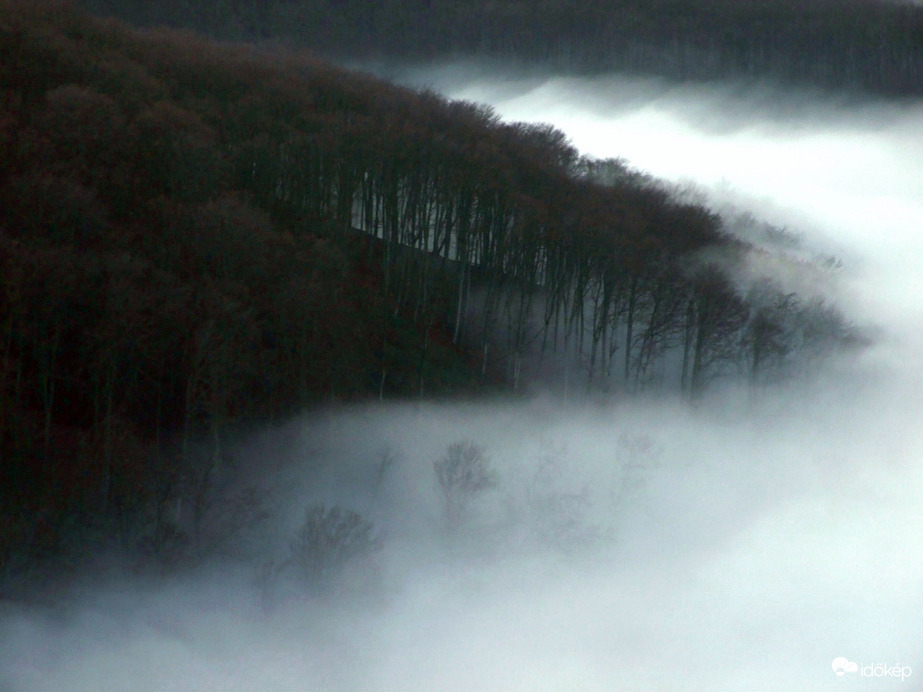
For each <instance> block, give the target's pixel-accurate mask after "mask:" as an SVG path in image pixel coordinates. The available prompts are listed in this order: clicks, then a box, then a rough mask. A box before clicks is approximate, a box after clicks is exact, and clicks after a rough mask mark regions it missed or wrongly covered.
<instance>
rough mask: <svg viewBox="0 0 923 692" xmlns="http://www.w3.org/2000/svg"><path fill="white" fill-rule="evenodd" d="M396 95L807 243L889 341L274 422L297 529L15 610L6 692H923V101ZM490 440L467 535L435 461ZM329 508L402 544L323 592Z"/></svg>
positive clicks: (284, 513) (848, 306)
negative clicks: (455, 108)
mask: <svg viewBox="0 0 923 692" xmlns="http://www.w3.org/2000/svg"><path fill="white" fill-rule="evenodd" d="M392 76H393V77H394V78H396V79H398V80H400V81H403V82H405V83H408V84H412V85H416V86H430V87H433V88H435V89H437V90H438V91H441V92H443V93H446V94H447V95H449V96H452V97H458V98H465V99H471V100H477V101H483V102H487V103H490V104H492V105H493V106H494V107H495V108H496V109H497V112H498V113H499V114H501V115H502V116H503V117H504V118H507V119H512V120H529V121H542V122H551V123H553V124H555V125H556V126H558V127H559V128H561V129H563V130H564V131H565V132H566V133H567V134H568V135H569V137H570V138H571V140H572V142H573V144H574V145H575V146H577V148H579V149H580V150H581V152H583V153H587V154H592V155H594V156H598V157H609V156H612V157H622V158H624V159H626V160H627V161H628V162H629V163H630V164H631V165H632V166H634V167H636V168H638V169H640V170H643V171H647V172H649V173H652V174H654V175H656V176H659V177H662V178H664V179H666V180H668V181H672V182H673V183H675V184H677V185H678V186H679V187H680V188H683V189H685V190H686V191H687V194H688V193H689V190H692V191H693V192H692V194H696V195H699V196H700V197H704V198H707V199H708V200H709V203H710V204H711V205H713V206H714V207H716V208H718V209H723V210H725V211H726V212H728V213H735V212H732V211H731V210H751V211H752V212H753V213H754V214H755V215H756V216H758V217H760V218H764V219H767V220H769V221H770V222H772V223H773V224H777V225H779V226H782V227H785V228H786V229H787V230H789V231H790V232H791V233H793V234H796V235H797V236H798V237H799V238H800V239H801V244H802V245H801V247H802V252H805V253H807V254H809V255H810V254H812V253H821V254H832V255H835V256H836V257H838V258H840V259H841V260H842V267H841V268H840V269H839V270H837V271H836V272H834V275H833V276H832V278H831V281H830V284H829V285H828V286H825V287H824V289H823V290H824V291H825V292H826V297H827V298H828V299H832V300H836V302H837V303H838V305H839V307H840V308H841V309H842V310H843V311H844V312H845V313H846V314H847V316H848V317H849V318H850V319H851V320H852V321H853V322H854V323H855V324H856V325H858V326H860V327H861V328H863V329H865V330H867V332H868V333H871V334H874V335H875V338H874V341H873V343H872V344H871V345H870V346H869V347H868V348H866V349H864V350H863V351H861V352H860V353H856V354H852V355H851V356H850V357H848V358H846V357H844V358H838V359H833V360H831V361H829V362H827V363H825V364H823V365H820V364H819V365H818V369H817V372H815V373H814V374H813V375H812V376H811V377H807V378H803V379H799V380H797V381H793V382H789V383H787V384H786V385H785V386H784V387H776V388H767V390H766V391H764V392H762V393H760V394H759V395H758V396H754V395H753V393H752V392H749V391H737V390H735V389H734V388H732V387H725V388H722V389H721V390H720V391H716V392H715V393H714V394H713V395H712V396H710V397H706V398H705V399H704V400H703V401H702V402H701V403H699V404H698V405H696V406H690V405H689V404H686V403H683V402H680V401H678V400H674V399H671V398H668V397H663V398H658V397H647V398H643V399H642V398H638V399H627V398H621V397H617V398H615V399H613V400H611V401H605V402H600V401H598V400H597V401H593V402H581V401H567V402H563V401H560V400H556V399H554V398H552V397H551V396H550V395H549V396H542V395H536V396H534V397H533V398H531V399H530V400H528V401H524V402H496V403H493V404H488V403H480V404H477V405H475V404H447V403H446V404H439V403H419V404H400V405H366V406H351V407H347V406H342V407H339V408H336V409H331V410H327V411H324V412H318V413H314V414H311V415H305V416H303V417H301V418H299V419H297V420H293V421H289V422H287V423H285V424H284V425H280V426H276V427H274V428H272V429H268V430H262V431H258V432H256V433H254V434H253V435H251V436H250V437H248V438H247V439H245V440H242V441H241V443H240V444H239V446H238V447H237V448H236V449H235V450H234V453H233V457H234V460H235V462H234V468H233V469H232V470H233V471H234V473H233V474H231V475H229V478H233V482H234V484H235V485H236V486H239V487H247V488H253V489H255V491H256V495H257V497H259V498H260V499H261V502H262V505H263V507H264V509H265V511H266V513H267V515H268V518H267V519H266V520H265V521H263V522H262V523H258V524H254V525H253V526H252V527H251V529H250V530H249V531H247V532H245V533H244V534H243V535H242V536H241V538H240V540H239V541H238V542H237V543H236V544H235V546H234V551H233V552H232V553H230V554H228V555H226V556H223V557H216V558H215V559H214V560H210V561H208V562H207V563H206V564H203V565H201V566H199V567H197V568H196V569H193V570H191V571H188V572H183V573H181V575H180V576H176V577H171V578H154V577H151V576H146V577H141V576H137V575H135V574H134V573H133V572H132V571H131V570H130V569H129V568H128V567H125V568H119V567H115V566H111V565H110V566H107V568H106V569H103V568H102V567H101V568H100V570H99V572H98V574H97V575H93V576H91V577H90V578H87V579H80V580H78V581H77V582H76V583H74V584H73V585H72V586H71V587H70V588H68V589H67V590H63V591H62V592H61V593H59V594H56V595H55V597H53V598H49V597H45V598H43V599H41V600H40V601H39V602H37V603H35V604H34V605H30V606H27V605H23V604H5V605H2V606H0V608H2V609H0V689H3V690H6V689H9V690H24V691H25V690H30V691H31V690H61V691H65V690H81V691H82V690H100V689H106V690H158V691H160V690H171V689H176V690H638V691H641V692H656V691H659V690H665V691H669V690H729V691H730V690H734V691H736V690H834V689H840V688H841V687H843V686H844V685H845V686H846V687H848V688H851V689H863V690H866V689H867V690H890V689H894V690H898V689H901V690H911V689H923V682H921V681H923V618H921V614H923V464H921V461H923V426H921V425H920V421H921V420H923V360H921V354H923V314H921V308H923V301H921V300H920V296H921V295H923V235H921V233H920V230H921V228H923V172H921V170H920V168H919V161H921V160H923V139H921V138H920V137H919V134H918V133H919V129H920V126H921V125H923V105H920V104H914V103H910V104H900V103H889V102H884V101H866V100H860V99H858V98H847V97H837V96H831V95H829V94H820V93H811V92H798V93H793V92H790V91H789V92H783V91H778V90H773V89H771V88H768V87H762V88H758V87H754V86H745V85H706V86H702V85H682V86H678V85H671V84H669V83H666V82H662V81H657V80H643V79H628V78H622V77H612V76H608V77H601V78H596V79H574V78H566V79H565V78H559V79H553V80H547V79H541V78H537V77H522V76H515V75H508V76H506V77H502V76H501V77H497V76H496V74H492V75H491V76H488V74H487V73H485V72H484V71H482V70H478V69H476V68H472V67H471V66H465V67H459V66H447V67H445V68H442V69H428V70H426V71H405V72H401V73H397V74H393V75H392ZM465 440H472V441H474V442H476V443H477V444H478V445H479V446H480V448H481V449H482V450H483V452H484V455H485V457H486V459H487V460H488V464H489V469H490V471H491V478H490V480H491V481H492V482H491V483H490V484H489V487H486V488H485V489H484V490H482V491H479V492H476V493H471V494H470V497H466V498H464V500H465V501H464V507H463V510H464V511H463V512H460V513H459V514H456V515H454V517H453V516H452V515H450V513H448V512H447V502H446V499H445V497H444V496H443V495H442V494H441V493H440V486H439V484H438V482H437V476H436V473H435V470H434V462H437V461H438V460H439V459H440V458H442V457H443V456H444V455H445V454H446V449H447V446H448V445H449V444H451V443H454V442H459V441H465ZM248 468H256V469H259V472H258V473H254V472H248V471H247V469H248ZM229 474H230V470H229ZM317 502H321V503H324V504H325V505H326V506H327V507H333V506H340V507H343V508H348V509H352V510H355V511H356V512H358V513H359V514H361V515H362V517H364V518H365V519H367V520H368V521H369V522H371V524H372V525H373V527H374V541H370V542H369V545H370V549H369V550H368V551H366V552H365V553H363V554H361V555H358V556H357V557H355V558H354V559H350V560H346V561H344V567H343V569H341V570H338V571H336V573H335V578H334V579H332V580H331V581H330V582H328V583H325V584H324V586H323V588H308V586H306V585H305V583H304V579H302V578H300V577H299V576H298V575H297V574H295V573H294V571H293V570H281V571H278V573H272V576H271V577H267V576H266V575H267V566H268V565H271V564H279V563H280V561H284V559H285V555H286V551H287V550H289V545H290V543H291V541H292V537H293V536H294V535H296V532H297V530H298V528H299V526H300V524H301V522H302V519H303V517H304V512H305V509H306V507H308V506H309V505H311V504H312V503H317ZM373 543H374V546H372V544H373ZM271 561H275V562H271ZM270 571H271V570H270ZM316 586H317V585H316V584H315V585H314V587H316ZM841 657H842V658H845V659H846V661H845V662H844V661H840V662H839V664H838V665H839V668H838V669H837V670H838V672H839V673H841V674H840V675H838V674H837V672H836V671H835V670H834V665H833V664H834V662H835V661H836V660H837V659H839V658H841ZM850 663H852V664H855V666H851V665H849V664H850ZM902 678H903V679H902Z"/></svg>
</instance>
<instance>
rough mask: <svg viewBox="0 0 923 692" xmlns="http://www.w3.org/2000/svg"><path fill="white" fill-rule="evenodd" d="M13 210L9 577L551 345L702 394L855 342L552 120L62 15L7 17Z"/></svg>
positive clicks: (6, 397) (737, 246)
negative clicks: (266, 457)
mask: <svg viewBox="0 0 923 692" xmlns="http://www.w3.org/2000/svg"><path fill="white" fill-rule="evenodd" d="M0 210H2V211H0V455H2V456H0V469H2V474H3V476H2V479H0V481H2V482H0V508H2V509H0V572H2V570H9V569H12V567H11V565H13V563H14V562H15V559H19V557H17V556H20V557H21V556H22V555H28V556H32V557H35V556H36V555H41V554H43V553H44V552H45V551H47V552H51V553H54V552H55V551H58V550H60V549H61V547H62V541H64V540H65V539H66V538H67V537H68V536H72V535H73V532H74V531H78V529H79V531H89V532H93V531H95V532H97V534H98V535H103V536H109V537H111V536H113V535H115V534H116V533H117V534H118V535H119V536H120V537H121V538H120V540H122V541H128V542H129V543H132V542H138V541H154V540H167V539H168V538H169V536H171V535H173V534H170V531H173V530H174V529H175V527H173V528H171V526H172V525H171V524H169V522H168V520H167V518H166V515H165V514H164V513H163V507H164V506H165V502H166V501H167V500H169V499H171V498H179V499H178V500H177V503H178V506H179V504H181V502H180V500H181V499H182V498H186V499H187V500H188V502H189V503H190V504H191V505H192V506H194V507H196V508H198V507H199V506H200V505H199V504H198V503H200V502H201V501H202V497H203V494H204V493H206V491H207V490H208V487H209V486H208V482H209V478H210V476H211V474H212V473H213V471H214V469H215V468H216V467H217V466H218V465H219V464H220V463H222V460H223V459H224V449H225V446H226V437H227V435H228V434H229V431H231V430H233V429H234V428H235V427H236V426H239V425H242V424H246V423H252V422H257V421H266V420H271V419H273V418H277V417H281V416H285V415H289V414H291V413H292V412H293V411H297V410H300V409H302V408H304V407H305V406H308V405H310V404H312V403H315V402H323V401H329V400H331V399H339V400H342V399H355V398H363V397H394V396H407V395H411V394H412V395H415V396H420V395H434V394H440V395H444V394H449V393H453V392H473V391H476V390H478V389H482V388H484V387H485V386H488V385H489V386H492V387H495V388H496V387H499V386H500V385H501V384H502V385H505V386H511V387H517V386H519V384H520V380H521V377H522V372H523V362H524V360H525V359H526V358H528V357H533V358H538V359H539V360H541V359H542V358H547V359H549V360H550V359H552V356H553V354H557V356H556V357H557V358H559V359H561V358H563V359H564V361H565V362H574V363H579V365H580V367H579V368H578V369H576V370H575V372H576V373H577V374H574V375H572V377H573V379H574V381H576V380H577V377H578V375H579V379H580V381H581V383H582V384H581V387H586V388H587V389H589V388H592V387H598V386H605V387H612V386H616V387H619V388H623V389H635V388H639V387H642V386H645V385H647V384H651V383H655V384H656V383H660V384H662V385H663V386H673V387H676V388H681V389H683V390H684V391H686V392H688V393H690V394H692V395H695V394H697V393H698V392H701V391H702V390H703V389H704V388H705V386H706V385H707V384H708V383H709V381H711V380H712V379H713V378H714V377H716V376H719V375H721V374H723V373H727V372H743V373H745V374H746V375H747V376H748V377H749V378H750V379H751V380H752V381H754V382H758V381H761V380H763V379H765V378H766V377H770V376H773V373H780V372H782V371H783V370H784V368H785V367H786V366H787V364H792V363H794V362H796V361H797V360H798V359H799V358H801V357H802V356H803V355H805V354H810V353H814V352H815V351H816V350H817V349H818V348H821V347H823V345H824V344H827V343H830V342H831V341H836V340H840V339H843V338H845V337H846V336H847V330H846V328H845V326H844V325H843V323H842V320H841V319H840V318H839V317H838V315H837V313H836V312H835V311H833V310H831V309H829V308H827V307H825V306H823V305H822V304H818V303H814V302H811V301H808V300H804V301H803V300H801V299H800V298H799V297H798V296H795V295H793V294H787V293H785V292H783V291H781V290H780V289H779V288H777V287H775V286H773V285H771V284H769V283H766V284H761V285H759V286H741V285H739V284H738V283H737V282H734V281H732V280H731V279H730V278H728V274H727V273H726V272H725V271H724V270H723V269H722V267H725V266H727V265H728V263H729V262H730V261H732V260H733V258H734V257H735V256H739V255H741V254H742V253H744V252H747V251H748V248H747V246H745V245H744V244H742V243H740V242H738V241H734V240H732V239H731V238H729V237H728V236H727V235H726V234H725V233H724V232H723V230H722V220H721V219H720V218H719V217H718V216H717V215H716V214H715V213H713V212H712V211H710V210H708V209H706V208H704V207H702V206H699V205H694V204H688V203H683V202H681V201H678V200H677V199H675V198H674V197H673V196H672V195H671V194H670V193H669V192H668V191H666V190H665V189H663V188H662V187H660V186H657V185H655V184H653V183H652V181H650V180H649V179H647V178H646V177H644V176H641V175H638V174H636V173H633V172H631V171H629V170H627V169H626V168H625V167H624V166H623V165H622V164H621V163H620V162H618V161H596V160H591V159H587V158H585V157H581V156H580V155H579V153H578V152H577V151H575V150H574V149H573V147H572V146H571V145H570V144H569V143H568V142H567V140H566V138H565V137H564V135H563V134H562V133H561V132H559V131H557V130H555V129H554V128H552V127H550V126H546V125H528V124H522V123H505V122H502V121H501V120H500V119H499V118H498V117H497V116H496V115H495V114H494V113H493V112H492V111H491V110H490V109H489V108H487V107H484V106H480V105H477V104H473V103H468V102H458V101H449V100H447V99H445V98H443V97H441V96H439V95H437V94H434V93H431V92H415V91H412V90H409V89H405V88H400V87H396V86H394V85H391V84H388V83H385V82H382V81H379V80H377V79H374V78H372V77H370V76H366V75H362V74H358V73H353V72H348V71H346V70H343V69H339V68H336V67H334V66H332V65H330V64H328V63H325V62H320V61H317V60H314V59H312V58H310V57H306V56H303V55H297V54H285V55H272V56H270V55H268V54H266V53H265V52H260V51H258V50H256V49H254V48H249V47H245V46H236V47H235V46H226V45H219V44H215V43H210V42H207V41H204V40H202V39H198V38H195V37H194V36H192V35H190V34H186V33H175V32H170V31H166V30H157V31H149V32H144V31H139V30H135V29H131V28H129V27H127V26H125V25H123V24H120V23H118V22H116V21H114V20H97V19H92V18H90V17H88V16H85V15H83V14H81V13H80V12H77V11H75V10H73V9H72V8H68V6H61V5H45V4H39V3H33V2H15V1H11V0H2V1H0ZM671 356H672V360H671ZM201 439H206V440H208V445H207V454H205V456H204V457H202V458H205V459H206V460H205V461H204V462H201V463H200V464H199V465H198V466H196V465H194V464H193V462H192V461H190V459H191V458H192V457H191V456H190V455H188V454H187V452H189V451H190V450H191V449H192V447H193V443H194V442H195V441H196V440H201ZM177 511H178V510H177ZM195 511H196V512H198V511H199V510H198V509H196V510H195ZM195 516H196V517H197V518H198V516H199V515H198V514H196V515H195ZM75 527H77V528H75ZM80 527H82V528H80ZM79 531H78V533H79ZM152 532H153V533H152ZM164 532H166V533H164ZM97 534H94V535H97ZM81 535H83V534H81ZM171 540H172V539H171Z"/></svg>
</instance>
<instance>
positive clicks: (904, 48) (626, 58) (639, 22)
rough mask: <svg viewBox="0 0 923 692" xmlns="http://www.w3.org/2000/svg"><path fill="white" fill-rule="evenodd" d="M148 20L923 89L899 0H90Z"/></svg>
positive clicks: (909, 14) (386, 46)
mask: <svg viewBox="0 0 923 692" xmlns="http://www.w3.org/2000/svg"><path fill="white" fill-rule="evenodd" d="M82 2H83V3H84V4H85V5H86V6H87V7H89V8H91V9H93V10H95V11H98V12H102V13H107V14H108V13H111V14H116V15H118V16H121V17H124V18H128V19H131V20H132V21H136V22H140V23H143V24H148V25H156V24H164V25H170V26H182V27H186V28H193V29H195V30H197V31H203V32H206V33H209V34H211V35H213V36H217V37H221V38H225V39H232V40H274V41H278V40H282V41H289V42H294V43H296V44H299V45H302V46H307V47H310V48H312V49H315V50H318V51H321V52H323V53H325V54H328V55H333V56H337V57H353V58H355V57H364V58H382V57H384V58H390V59H396V60H420V59H424V60H430V59H434V58H435V59H447V58H458V57H480V58H488V59H490V58H493V59H502V60H510V59H513V60H518V61H520V62H522V63H527V64H530V65H539V66H542V67H544V68H557V69H566V70H579V71H600V70H622V71H632V72H642V73H650V74H660V75H663V76H667V77H670V78H678V79H724V78H728V77H741V78H770V79H779V80H785V81H796V82H803V83H805V82H806V83H810V84H814V85H819V86H823V87H836V88H843V87H846V88H860V89H864V90H869V91H874V92H880V93H887V94H912V95H920V94H921V93H923V7H921V6H920V5H919V4H915V3H912V2H908V1H901V0H759V2H752V1H750V0H657V1H656V2H651V1H650V0H582V1H581V2H575V1H574V0H531V1H526V0H381V1H379V2H373V3H370V2H365V0H304V1H303V2H293V1H292V0H225V1H222V2H208V3H202V2H197V1H196V0H144V1H143V2H141V1H137V0H82Z"/></svg>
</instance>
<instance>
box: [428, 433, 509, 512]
mask: <svg viewBox="0 0 923 692" xmlns="http://www.w3.org/2000/svg"><path fill="white" fill-rule="evenodd" d="M433 469H434V470H435V471H436V480H437V481H438V482H439V489H440V490H441V491H442V496H443V499H444V500H445V516H446V522H447V524H448V526H449V528H450V529H455V528H457V527H458V526H459V525H461V523H462V521H463V520H464V518H465V512H466V511H467V506H468V503H469V502H470V501H471V499H472V498H474V497H475V496H477V495H479V494H480V493H482V492H483V491H484V490H487V489H488V488H490V487H493V485H494V484H495V483H496V479H495V476H494V473H493V471H492V470H491V468H490V460H489V459H488V458H487V456H486V455H485V453H484V448H483V447H481V446H480V445H478V444H476V443H475V442H472V441H471V440H467V441H464V442H454V443H452V444H450V445H449V446H448V447H447V448H446V451H445V453H444V454H443V455H442V456H441V457H440V458H439V459H437V460H436V461H435V462H433Z"/></svg>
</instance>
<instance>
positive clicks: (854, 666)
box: [830, 656, 859, 677]
mask: <svg viewBox="0 0 923 692" xmlns="http://www.w3.org/2000/svg"><path fill="white" fill-rule="evenodd" d="M830 665H831V666H832V667H833V672H834V673H836V674H837V677H843V676H844V675H846V673H855V672H856V671H857V670H859V664H858V663H853V662H852V661H850V660H849V659H847V658H843V657H842V656H840V657H838V658H835V659H833V663H831V664H830Z"/></svg>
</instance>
